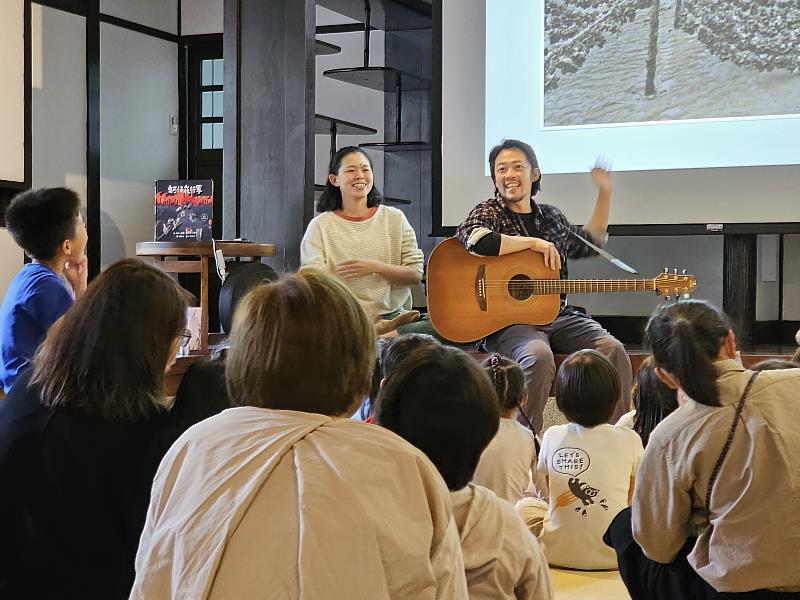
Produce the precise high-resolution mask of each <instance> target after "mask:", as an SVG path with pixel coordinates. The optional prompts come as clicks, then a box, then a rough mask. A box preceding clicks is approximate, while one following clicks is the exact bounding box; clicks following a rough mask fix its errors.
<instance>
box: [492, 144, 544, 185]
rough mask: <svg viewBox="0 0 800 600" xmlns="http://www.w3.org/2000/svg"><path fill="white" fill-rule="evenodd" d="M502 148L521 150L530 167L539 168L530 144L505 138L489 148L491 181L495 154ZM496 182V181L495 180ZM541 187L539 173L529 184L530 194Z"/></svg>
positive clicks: (495, 158)
mask: <svg viewBox="0 0 800 600" xmlns="http://www.w3.org/2000/svg"><path fill="white" fill-rule="evenodd" d="M503 150H521V151H522V153H523V154H525V158H527V159H528V162H529V163H530V164H531V168H532V169H538V168H539V160H538V159H537V158H536V153H535V152H534V151H533V148H531V145H530V144H526V143H525V142H522V141H520V140H514V139H505V140H503V141H502V142H500V143H499V144H497V146H495V147H494V148H492V149H491V150H489V173H491V175H492V181H495V178H494V163H495V162H496V161H497V155H498V154H500V153H501V152H502V151H503ZM495 183H496V181H495ZM541 189H542V174H541V172H540V173H539V179H537V180H536V181H534V182H533V185H532V186H531V195H533V196H535V195H536V194H537V193H539V190H541Z"/></svg>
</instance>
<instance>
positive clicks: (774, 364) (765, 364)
mask: <svg viewBox="0 0 800 600" xmlns="http://www.w3.org/2000/svg"><path fill="white" fill-rule="evenodd" d="M798 368H800V365H798V364H797V363H796V362H794V361H793V360H784V359H782V358H768V359H767V360H762V361H760V362H757V363H756V364H754V365H753V366H752V367H750V370H751V371H775V370H778V369H798Z"/></svg>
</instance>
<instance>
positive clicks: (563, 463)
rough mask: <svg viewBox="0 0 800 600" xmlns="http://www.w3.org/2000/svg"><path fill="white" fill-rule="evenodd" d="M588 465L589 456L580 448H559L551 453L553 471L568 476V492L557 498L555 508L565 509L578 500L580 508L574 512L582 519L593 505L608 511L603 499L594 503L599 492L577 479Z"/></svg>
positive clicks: (589, 462) (589, 461)
mask: <svg viewBox="0 0 800 600" xmlns="http://www.w3.org/2000/svg"><path fill="white" fill-rule="evenodd" d="M590 464H591V459H590V458H589V454H588V453H587V452H586V451H585V450H582V449H581V448H559V449H558V450H556V451H555V452H554V453H553V470H555V471H557V472H558V473H562V474H564V475H569V476H570V478H569V480H568V481H567V486H568V487H569V491H568V492H564V493H563V494H561V495H559V496H558V498H557V499H556V505H555V508H565V507H567V506H569V505H570V504H573V503H574V502H577V501H578V500H580V502H581V504H582V506H578V507H576V508H575V509H574V510H575V512H577V513H581V515H582V516H584V517H585V516H587V515H588V514H589V513H588V510H587V509H588V508H589V507H591V506H594V505H595V504H596V505H597V506H601V507H603V509H604V510H608V504H607V503H606V499H605V498H601V499H600V500H598V501H597V502H595V498H597V496H598V495H599V494H600V490H599V489H598V488H596V487H592V486H591V485H589V483H587V482H585V481H581V480H580V479H579V478H578V476H579V475H580V474H581V473H583V472H584V471H586V470H587V469H588V468H589V465H590Z"/></svg>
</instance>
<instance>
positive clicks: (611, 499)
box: [517, 350, 643, 570]
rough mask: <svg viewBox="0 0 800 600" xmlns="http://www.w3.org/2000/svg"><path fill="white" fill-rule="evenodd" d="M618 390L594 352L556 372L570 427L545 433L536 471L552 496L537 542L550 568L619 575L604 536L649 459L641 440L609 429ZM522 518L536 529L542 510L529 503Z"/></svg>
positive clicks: (581, 354)
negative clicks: (641, 465)
mask: <svg viewBox="0 0 800 600" xmlns="http://www.w3.org/2000/svg"><path fill="white" fill-rule="evenodd" d="M619 386H620V382H619V376H618V375H617V371H616V369H615V368H614V366H613V365H612V364H611V362H609V360H608V359H607V358H606V357H605V356H603V355H602V354H600V353H599V352H597V351H596V350H581V351H579V352H575V353H574V354H570V355H569V356H568V357H567V358H566V360H564V362H563V363H562V364H561V367H560V368H559V370H558V375H557V378H556V403H557V404H558V408H559V410H561V412H562V413H564V416H566V417H567V420H568V421H569V423H567V424H566V425H554V426H553V427H550V428H549V429H548V430H547V431H545V433H544V438H543V439H542V448H541V450H540V452H539V465H538V470H539V471H540V472H541V473H542V474H544V475H546V477H547V480H548V486H549V492H550V494H549V496H550V501H549V507H546V516H545V517H544V525H543V527H542V531H541V535H540V536H539V541H541V542H542V547H543V548H544V553H545V556H547V560H548V561H549V563H550V564H551V565H554V566H559V567H568V568H572V569H585V570H597V569H615V568H616V567H617V560H616V555H615V554H614V552H613V551H611V549H610V548H608V547H607V546H606V545H605V544H604V543H603V533H604V532H605V531H606V529H607V528H608V525H609V523H611V520H612V519H613V518H614V515H616V514H617V513H618V512H619V511H621V510H622V509H624V508H625V507H627V506H629V505H630V501H631V496H632V495H633V489H634V481H635V478H636V470H637V468H638V466H639V460H640V459H641V456H642V452H643V449H642V441H641V439H639V436H638V435H636V434H635V433H634V432H633V431H631V430H630V429H626V428H624V427H617V426H615V425H609V424H608V423H607V421H608V419H609V417H610V416H611V414H612V413H613V411H614V407H615V405H616V402H617V399H618V398H619V396H620V391H619ZM517 510H519V511H520V512H521V514H522V515H523V516H524V518H525V521H526V523H528V524H529V526H531V525H532V524H534V523H535V522H536V516H537V512H540V513H541V511H542V503H541V501H540V500H538V499H537V498H524V499H523V500H521V501H520V502H519V503H518V505H517Z"/></svg>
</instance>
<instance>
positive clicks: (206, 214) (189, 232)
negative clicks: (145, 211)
mask: <svg viewBox="0 0 800 600" xmlns="http://www.w3.org/2000/svg"><path fill="white" fill-rule="evenodd" d="M155 184H156V189H155V209H154V212H155V232H154V234H153V239H154V240H155V241H156V242H202V241H211V237H212V234H211V226H212V224H213V214H214V213H213V207H214V182H213V181H211V180H199V179H184V180H177V179H159V180H157V181H156V182H155Z"/></svg>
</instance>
